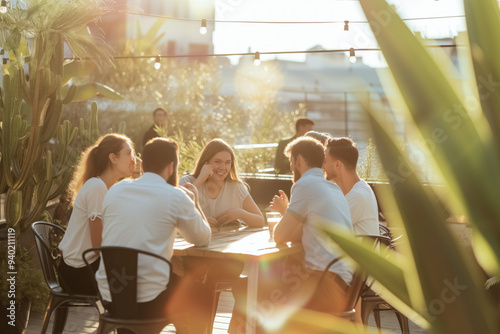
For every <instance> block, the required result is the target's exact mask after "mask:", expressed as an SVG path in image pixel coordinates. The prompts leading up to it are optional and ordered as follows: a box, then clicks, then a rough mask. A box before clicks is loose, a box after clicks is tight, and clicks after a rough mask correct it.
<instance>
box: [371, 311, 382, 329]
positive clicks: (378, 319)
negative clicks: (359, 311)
mask: <svg viewBox="0 0 500 334" xmlns="http://www.w3.org/2000/svg"><path fill="white" fill-rule="evenodd" d="M373 317H374V318H375V323H376V324H377V328H378V331H379V332H380V329H381V328H382V326H381V324H380V311H379V310H377V309H375V310H373Z"/></svg>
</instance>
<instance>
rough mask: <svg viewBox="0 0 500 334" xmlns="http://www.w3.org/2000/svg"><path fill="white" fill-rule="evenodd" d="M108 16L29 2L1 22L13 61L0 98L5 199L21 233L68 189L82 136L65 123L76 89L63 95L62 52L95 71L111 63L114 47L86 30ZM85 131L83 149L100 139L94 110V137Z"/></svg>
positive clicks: (0, 37)
mask: <svg viewBox="0 0 500 334" xmlns="http://www.w3.org/2000/svg"><path fill="white" fill-rule="evenodd" d="M106 10H107V8H106V7H104V6H103V5H102V3H101V2H100V1H85V2H84V1H71V2H68V1H52V0H50V1H49V0H28V1H25V2H24V3H18V4H16V5H13V6H12V7H11V8H10V10H9V11H8V13H7V14H4V15H2V17H1V18H0V28H1V29H0V30H1V32H0V46H1V47H2V48H3V49H5V50H6V51H8V52H9V58H10V64H9V65H7V66H5V67H4V73H6V74H5V75H4V78H3V90H1V94H0V95H1V96H0V121H1V127H0V154H1V155H0V159H1V163H0V176H1V177H0V193H6V201H5V214H6V219H7V224H8V226H9V227H15V228H16V230H17V231H23V230H25V229H26V228H28V227H29V225H30V224H31V223H32V222H33V221H35V220H36V219H38V218H39V217H40V215H41V214H42V213H43V212H44V210H45V208H46V205H47V202H48V201H49V200H51V199H54V198H56V197H57V196H59V194H60V193H61V192H62V191H63V190H64V189H65V187H66V185H67V183H68V182H69V178H70V177H71V169H72V166H73V165H74V163H75V161H76V159H77V158H78V149H75V148H74V146H75V138H76V137H77V133H78V131H79V129H77V128H73V126H72V125H71V124H70V123H69V122H68V121H65V122H62V123H61V114H62V109H63V106H64V105H65V104H67V103H69V102H71V101H72V100H73V99H74V97H75V95H76V94H77V88H76V87H75V86H69V88H67V89H66V90H65V91H63V90H62V87H63V83H64V82H63V80H66V79H63V77H64V45H65V44H66V45H68V46H69V48H70V49H71V50H72V52H73V53H74V54H75V55H76V56H79V57H89V58H91V59H92V60H93V62H94V63H95V64H96V66H97V67H100V66H102V65H103V64H105V63H107V64H111V56H110V48H109V47H108V46H107V44H106V43H105V42H104V41H103V40H102V39H100V38H98V37H96V36H93V35H91V33H90V32H89V31H88V30H87V29H86V28H87V25H88V24H89V23H91V22H92V21H94V20H95V19H97V18H98V17H99V16H100V15H102V14H104V13H105V12H106ZM28 42H30V43H28ZM25 64H26V65H28V71H29V72H28V73H29V76H26V73H25ZM65 78H67V75H66V77H65ZM23 103H24V104H25V107H24V108H23ZM24 110H27V111H28V112H27V113H24V112H23V111H24ZM85 131H89V132H88V133H87V132H85ZM80 132H81V133H80V136H82V137H84V138H85V142H86V143H85V144H84V145H86V144H88V142H90V141H93V140H95V139H96V136H98V130H97V105H93V106H92V121H91V124H90V130H85V129H84V128H83V126H82V125H80Z"/></svg>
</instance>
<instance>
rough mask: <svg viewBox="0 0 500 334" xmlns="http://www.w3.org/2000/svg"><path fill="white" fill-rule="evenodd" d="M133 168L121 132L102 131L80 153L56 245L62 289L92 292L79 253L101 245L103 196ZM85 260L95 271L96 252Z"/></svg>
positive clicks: (131, 151)
mask: <svg viewBox="0 0 500 334" xmlns="http://www.w3.org/2000/svg"><path fill="white" fill-rule="evenodd" d="M134 168H135V154H134V144H133V143H132V141H131V140H130V138H128V137H127V136H124V135H120V134H116V133H110V134H106V135H104V136H102V137H100V138H99V139H98V140H97V141H96V143H95V144H94V145H93V146H90V147H88V148H87V149H86V150H85V151H84V152H83V153H82V155H81V159H80V163H79V164H78V166H77V168H76V170H75V173H74V175H73V179H72V181H71V183H70V189H69V190H70V192H71V194H72V203H73V211H72V213H71V217H70V219H69V222H68V227H67V229H66V233H65V234H64V237H63V239H62V241H61V243H60V244H59V249H60V250H61V252H62V260H61V262H60V263H59V267H58V272H59V276H60V278H61V284H62V285H63V288H64V289H67V290H69V291H70V292H72V293H81V294H95V293H96V291H95V288H94V287H93V284H92V280H91V277H90V274H89V272H88V269H87V268H85V263H84V262H83V260H82V253H83V251H85V250H86V249H89V248H91V247H98V246H100V245H101V241H102V220H101V219H102V216H101V215H102V203H103V200H104V195H106V192H107V191H108V189H109V188H110V187H111V186H112V185H113V184H115V183H116V182H117V181H118V180H119V179H121V178H124V177H129V176H131V175H132V172H133V171H134ZM89 262H90V263H91V264H92V269H93V270H94V272H95V271H97V269H98V267H99V254H97V253H96V254H93V257H92V258H90V259H89Z"/></svg>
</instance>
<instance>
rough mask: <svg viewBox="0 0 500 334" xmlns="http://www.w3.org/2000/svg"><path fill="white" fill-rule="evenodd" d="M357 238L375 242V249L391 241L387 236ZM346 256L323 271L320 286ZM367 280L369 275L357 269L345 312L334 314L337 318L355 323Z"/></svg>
mask: <svg viewBox="0 0 500 334" xmlns="http://www.w3.org/2000/svg"><path fill="white" fill-rule="evenodd" d="M356 236H357V237H360V238H362V239H368V240H373V247H374V248H375V247H378V245H379V244H381V243H386V242H388V241H390V239H388V238H387V237H385V236H380V235H356ZM342 258H344V256H339V257H337V258H336V259H334V260H332V261H331V262H330V263H329V264H328V265H327V266H326V267H325V269H324V270H323V274H322V275H321V277H320V280H319V282H318V285H319V284H320V283H321V281H322V280H323V279H324V277H325V276H326V274H327V273H328V271H329V270H330V267H331V266H332V265H334V264H335V263H337V262H338V261H340V260H341V259H342ZM366 280H367V275H366V274H365V273H364V272H363V270H361V269H357V270H355V271H354V273H353V275H352V281H351V284H350V286H349V289H348V291H347V300H346V303H345V307H344V310H343V311H341V312H339V313H337V314H334V315H335V316H337V317H341V318H346V319H349V320H352V321H354V315H355V313H356V311H355V308H356V304H357V303H358V300H359V299H360V297H361V294H362V292H363V290H364V288H365V287H366V284H365V283H366Z"/></svg>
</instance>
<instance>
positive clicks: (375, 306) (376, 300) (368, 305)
mask: <svg viewBox="0 0 500 334" xmlns="http://www.w3.org/2000/svg"><path fill="white" fill-rule="evenodd" d="M379 230H380V235H381V236H383V237H384V239H383V240H384V241H381V243H383V244H384V246H386V248H387V249H390V250H392V251H394V250H395V244H396V242H397V241H399V239H400V238H401V236H399V237H397V238H395V239H393V238H392V235H391V232H390V230H389V229H388V228H387V227H386V226H384V225H379ZM370 287H371V286H366V287H365V288H364V289H363V291H362V292H361V320H362V322H363V324H364V325H366V324H367V323H368V318H369V317H370V314H371V313H373V317H374V319H375V324H376V325H377V328H378V329H379V330H380V329H381V322H380V312H381V311H394V313H395V315H396V317H397V319H398V322H399V326H400V328H401V333H402V334H409V333H410V326H409V323H408V318H407V317H406V316H404V315H403V314H401V312H399V311H398V310H396V309H395V308H394V307H392V306H391V305H390V304H389V303H387V302H386V301H385V300H384V299H383V298H382V297H380V296H379V295H378V294H376V293H375V292H374V291H373V290H372V289H371V288H370Z"/></svg>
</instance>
